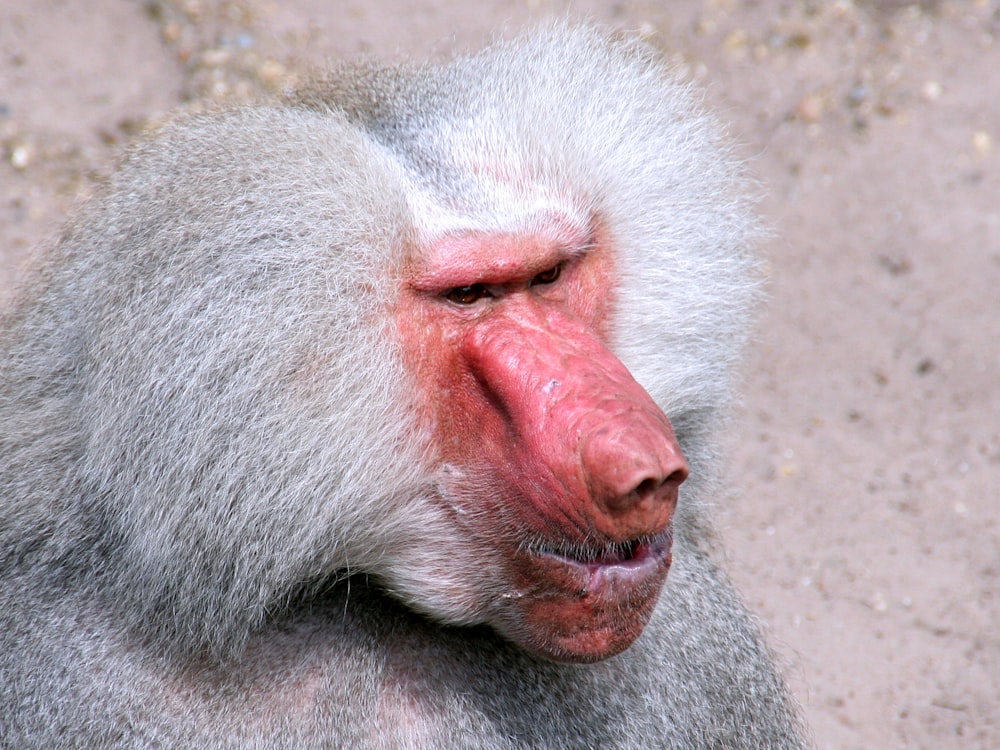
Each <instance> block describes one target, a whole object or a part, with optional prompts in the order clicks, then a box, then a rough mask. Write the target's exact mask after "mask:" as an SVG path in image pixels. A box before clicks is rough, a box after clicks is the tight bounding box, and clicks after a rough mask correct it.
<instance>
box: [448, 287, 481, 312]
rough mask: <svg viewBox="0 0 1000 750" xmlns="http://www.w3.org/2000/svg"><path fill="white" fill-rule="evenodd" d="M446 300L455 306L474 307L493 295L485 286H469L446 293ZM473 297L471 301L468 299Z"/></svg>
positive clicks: (455, 288) (454, 288)
mask: <svg viewBox="0 0 1000 750" xmlns="http://www.w3.org/2000/svg"><path fill="white" fill-rule="evenodd" d="M443 296H444V298H445V299H446V300H448V301H449V302H451V303H452V304H455V305H461V306H463V307H467V306H469V305H474V304H475V303H476V302H478V301H479V300H481V299H483V298H484V297H492V296H493V293H492V292H491V291H490V290H489V288H488V287H487V286H486V285H485V284H469V285H468V286H456V287H453V288H451V289H449V290H447V291H446V292H445V293H444V295H443ZM466 297H471V299H466Z"/></svg>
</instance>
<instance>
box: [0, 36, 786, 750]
mask: <svg viewBox="0 0 1000 750" xmlns="http://www.w3.org/2000/svg"><path fill="white" fill-rule="evenodd" d="M489 165H502V168H503V169H506V170H508V172H507V173H506V174H505V177H506V178H512V177H513V179H507V181H506V182H504V184H500V183H499V182H497V181H493V180H491V179H490V178H489V176H488V172H487V174H486V175H485V176H484V175H483V172H482V170H479V169H477V168H478V167H484V166H489ZM511 182H513V183H516V184H517V185H519V186H521V187H523V193H519V194H517V195H511V194H510V190H509V185H510V183H511ZM744 182H745V181H744V178H743V177H742V176H741V172H740V168H739V166H738V163H737V162H736V160H734V159H733V158H732V157H731V156H730V155H729V154H728V152H727V151H726V149H725V147H724V146H723V145H721V143H720V140H719V137H718V134H717V127H716V126H715V124H714V122H713V121H712V120H711V119H710V118H709V117H707V116H706V115H704V114H703V113H702V112H701V110H700V108H699V105H698V102H697V101H696V98H695V95H694V94H693V93H692V91H691V90H690V89H689V88H688V87H687V86H685V85H683V84H680V83H678V82H676V80H675V79H674V77H673V76H672V75H671V74H670V73H669V71H667V70H665V69H664V66H663V64H662V62H661V61H659V60H658V59H657V58H656V57H655V55H653V54H652V53H651V52H650V51H649V50H647V49H645V48H644V47H642V46H641V45H639V44H638V43H636V42H633V41H628V40H609V39H606V38H605V37H603V36H602V35H601V34H599V33H598V32H596V31H594V30H591V29H588V28H578V27H569V26H565V25H561V24H560V25H554V26H549V27H545V28H541V29H538V30H535V31H534V32H532V33H530V34H527V35H524V36H522V37H520V38H518V39H517V40H515V41H513V42H503V43H497V44H495V45H494V46H493V47H491V48H489V49H487V50H486V51H484V52H482V53H480V54H478V55H476V56H472V57H469V58H462V59H458V60H456V61H454V62H452V63H450V64H449V65H446V66H443V67H439V68H430V67H428V68H415V69H388V70H381V69H375V68H363V69H345V70H344V71H341V72H339V73H336V74H334V75H333V76H331V78H330V80H329V81H326V82H324V83H321V84H317V85H316V86H315V87H313V88H311V89H310V90H308V91H306V92H303V93H302V94H301V95H300V96H299V97H298V98H297V99H294V100H292V101H290V102H284V103H280V102H279V103H275V104H265V105H260V106H257V107H251V108H246V109H240V110H236V111H227V112H221V113H216V114H211V115H202V116H194V117H189V118H187V119H183V120H180V121H178V122H176V123H174V124H171V125H168V126H167V127H165V128H164V129H163V131H162V132H161V133H159V134H158V135H157V136H156V137H155V138H153V139H151V140H150V141H149V142H148V143H146V144H144V145H141V146H139V147H138V148H136V149H135V150H134V151H133V152H132V153H131V154H130V155H129V157H128V159H127V160H126V162H125V164H124V165H123V167H122V168H121V170H120V171H119V172H118V174H117V175H116V176H115V177H114V178H113V180H112V183H111V185H110V186H109V187H108V189H107V190H106V191H105V193H104V195H103V196H102V197H101V198H99V199H98V200H96V201H95V202H94V203H93V204H92V205H91V206H89V208H87V209H86V210H85V211H84V212H83V214H82V216H80V217H79V218H78V219H77V221H76V222H75V223H74V224H73V226H72V227H71V229H70V230H69V231H68V232H67V234H66V235H65V237H64V239H63V240H62V242H61V243H60V245H59V246H58V247H57V248H56V249H55V251H54V252H53V254H52V257H51V260H50V262H49V263H48V264H47V265H46V266H45V267H44V269H43V270H42V271H41V272H40V273H39V274H38V276H37V278H36V280H35V282H34V284H33V286H31V287H30V288H29V289H27V290H26V291H25V293H24V294H23V295H22V298H21V302H20V304H19V305H18V306H17V308H16V309H15V310H14V311H13V312H12V313H11V314H10V315H9V316H8V317H7V319H6V321H5V327H4V330H3V333H2V340H0V363H2V365H0V514H2V515H0V746H2V747H5V748H46V749H50V748H62V747H65V748H71V747H79V748H154V747H155V748H160V747H178V748H236V747H239V748H313V747H316V748H318V747H330V748H340V747H344V748H348V747H350V748H359V747H363V748H367V747H372V748H382V747H384V748H395V747H404V748H405V747H426V748H521V747H530V748H616V747H618V748H650V747H664V748H677V749H684V748H797V747H802V746H803V740H802V739H801V736H802V735H801V733H800V729H799V726H798V722H797V719H796V718H795V716H794V712H793V710H792V709H791V707H790V705H789V701H788V699H787V697H786V694H785V691H784V688H783V687H782V684H781V681H780V678H779V677H778V676H777V675H776V674H775V671H774V669H773V667H772V664H771V658H770V656H769V654H768V652H767V650H766V648H765V647H764V646H763V645H762V643H761V640H760V638H759V636H758V634H757V632H756V629H755V627H754V625H753V624H752V621H751V619H750V618H749V617H748V615H747V614H746V612H745V610H744V609H743V607H742V605H741V604H740V603H739V602H738V600H737V599H736V597H735V595H734V594H733V592H732V590H731V589H730V587H729V584H728V583H727V582H726V580H725V578H724V576H723V575H722V574H721V573H720V572H719V571H718V569H717V568H716V566H715V564H714V563H713V562H712V561H711V560H710V558H709V555H708V547H709V544H710V543H709V538H708V536H709V535H708V532H706V530H705V529H706V528H707V523H706V522H705V520H704V514H705V510H706V507H707V506H708V505H709V503H708V502H707V498H710V497H711V495H712V494H713V492H714V491H715V484H714V481H713V479H712V471H713V466H714V458H713V455H712V453H713V446H712V434H713V432H714V431H715V428H716V426H717V424H716V423H717V422H718V415H719V414H720V410H721V408H722V407H723V406H724V404H725V401H726V398H727V394H728V392H729V373H730V370H731V368H732V366H733V364H734V356H735V354H736V353H737V352H738V350H739V348H740V345H741V342H742V340H743V337H744V336H745V330H746V322H747V311H748V307H749V306H750V304H751V302H752V299H753V296H754V294H755V286H754V283H753V266H754V261H753V258H752V255H751V253H750V251H749V245H750V243H751V241H752V239H753V236H754V233H755V231H756V229H755V224H754V222H753V220H752V218H751V212H750V210H749V207H748V204H747V202H746V200H745V199H744V197H743V196H744V195H745V192H746V191H745V187H746V186H745V184H744ZM538 200H543V201H555V202H559V203H560V204H561V205H568V206H571V207H573V208H574V209H576V210H580V211H586V212H594V213H596V215H598V216H600V217H602V220H603V221H604V223H605V225H606V226H607V227H608V228H609V229H610V231H611V233H612V236H613V237H614V240H615V243H616V245H617V247H619V248H620V252H621V253H622V258H621V267H622V278H621V280H620V282H619V287H618V290H617V294H618V296H619V298H620V303H619V305H618V312H617V316H618V317H617V319H616V321H615V326H616V328H615V330H616V333H615V349H616V351H617V353H618V354H619V356H620V357H621V358H622V360H623V361H624V362H625V363H626V365H628V367H629V368H630V369H631V370H632V372H633V373H634V374H635V376H636V378H637V379H638V380H639V381H640V382H641V383H642V384H643V385H644V387H646V388H647V390H648V391H649V392H650V393H651V394H652V395H653V397H654V398H655V399H656V400H657V402H658V403H659V404H660V405H661V406H662V407H663V408H664V410H665V411H666V413H667V414H668V415H669V416H670V418H671V421H672V422H673V424H674V426H675V428H676V431H677V434H678V438H679V441H680V443H681V445H682V446H683V448H684V451H685V453H686V455H687V456H688V459H689V461H690V463H691V467H692V478H691V479H690V480H689V481H688V483H686V484H685V485H684V489H683V491H682V494H681V508H680V510H679V513H678V517H677V520H676V530H675V534H676V542H675V553H674V566H673V568H672V570H671V573H670V576H669V578H668V582H667V584H666V587H665V589H664V591H663V593H662V595H661V598H660V604H659V605H658V609H657V612H656V614H655V615H654V617H653V620H652V622H651V623H650V625H649V626H648V627H647V629H646V631H645V632H644V634H643V635H642V637H641V638H640V639H639V641H638V642H636V643H635V644H634V645H633V646H632V647H631V648H630V649H629V650H627V651H626V652H624V653H623V654H621V655H619V656H616V657H612V658H610V659H607V660H605V661H603V662H600V663H597V664H591V665H573V664H560V663H551V662H547V661H543V660H540V659H537V658H534V657H531V656H529V655H527V654H526V653H524V652H523V651H521V650H520V649H519V648H518V647H517V646H515V645H513V644H511V643H509V642H507V641H505V640H503V639H502V638H500V637H499V636H498V635H496V634H495V632H494V631H493V630H492V629H491V628H490V627H489V625H488V622H486V621H488V616H487V614H486V613H488V611H489V606H488V603H489V600H490V597H492V596H497V595H499V591H500V589H499V588H498V585H499V584H498V582H496V581H493V580H492V574H491V570H492V567H493V564H492V562H491V560H490V554H491V553H490V552H489V550H484V549H482V548H481V546H480V545H478V544H474V543H473V542H471V541H470V540H469V539H468V537H467V535H466V534H465V533H464V531H463V529H461V528H458V527H457V526H456V524H455V522H454V521H453V520H452V518H451V516H449V515H448V514H446V513H444V512H443V511H442V510H441V508H440V506H441V503H440V502H439V501H438V498H437V492H438V489H437V488H438V486H439V483H438V481H437V478H436V472H437V471H438V470H439V468H436V467H435V466H434V465H433V460H432V459H431V458H430V456H431V455H432V453H431V451H430V450H429V446H427V445H425V444H424V443H425V440H426V438H425V437H424V436H423V434H421V432H420V431H419V430H418V429H417V428H416V427H415V425H414V419H413V415H412V414H411V413H410V409H409V394H410V392H411V384H410V383H409V381H408V378H407V374H406V372H405V370H404V368H403V366H402V363H401V361H400V356H399V352H398V351H397V349H396V346H395V345H394V344H393V341H394V340H395V336H394V331H393V327H392V322H391V321H392V317H391V314H390V313H391V310H392V306H393V301H394V294H395V290H396V289H397V288H398V287H399V279H400V274H401V273H402V270H401V266H402V264H403V261H404V260H405V257H406V253H407V252H409V251H410V249H412V248H413V247H414V246H418V247H419V246H420V245H421V243H426V242H427V241H429V240H432V239H433V238H434V236H435V235H436V233H440V232H442V231H446V230H447V228H448V227H450V226H454V225H455V224H456V223H458V224H460V225H465V224H468V225H475V226H479V227H483V228H486V229H490V228H496V229H499V230H502V229H504V228H505V227H508V226H511V225H512V224H516V223H517V222H518V221H520V220H521V217H523V215H524V212H525V211H526V210H527V209H528V208H529V207H530V205H533V202H537V201H538Z"/></svg>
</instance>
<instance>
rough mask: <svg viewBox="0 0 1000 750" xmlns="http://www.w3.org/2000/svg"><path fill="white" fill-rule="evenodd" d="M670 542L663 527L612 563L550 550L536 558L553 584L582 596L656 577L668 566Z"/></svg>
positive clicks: (645, 582)
mask: <svg viewBox="0 0 1000 750" xmlns="http://www.w3.org/2000/svg"><path fill="white" fill-rule="evenodd" d="M671 542H672V539H671V534H670V531H669V530H667V531H665V532H663V533H662V534H660V535H659V536H657V537H656V538H655V539H653V540H652V541H650V542H646V543H644V544H640V545H638V546H637V547H636V548H635V550H634V552H633V555H632V557H631V558H630V559H628V560H622V561H621V562H614V563H601V562H585V561H581V560H575V559H573V558H568V557H563V556H562V555H557V554H554V553H550V552H545V553H542V554H541V555H539V556H538V560H539V562H543V561H544V562H543V564H546V567H549V569H550V575H551V579H554V582H557V585H559V586H560V587H561V588H562V587H565V588H566V589H568V590H570V591H574V592H577V595H578V596H581V597H586V596H591V595H599V594H600V593H601V592H602V590H604V589H606V588H607V587H609V586H613V587H615V588H619V587H622V586H625V587H634V586H641V585H644V584H647V583H649V582H650V581H651V579H655V578H658V577H660V576H661V575H662V574H663V573H665V571H666V569H667V568H669V567H670V562H671Z"/></svg>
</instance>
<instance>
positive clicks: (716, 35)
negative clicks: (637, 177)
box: [0, 0, 1000, 750]
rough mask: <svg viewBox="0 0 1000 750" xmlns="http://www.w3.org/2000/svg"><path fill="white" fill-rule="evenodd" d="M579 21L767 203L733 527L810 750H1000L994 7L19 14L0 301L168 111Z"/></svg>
mask: <svg viewBox="0 0 1000 750" xmlns="http://www.w3.org/2000/svg"><path fill="white" fill-rule="evenodd" d="M567 8H569V9H570V11H571V12H572V13H573V14H576V15H586V16H589V17H592V18H595V19H597V20H599V21H601V22H603V23H607V24H611V25H614V26H619V27H624V28H629V29H634V30H638V31H640V33H642V34H643V35H645V36H646V37H647V38H648V39H649V40H650V41H651V42H652V43H653V44H656V45H658V46H660V47H662V48H663V49H664V50H667V51H668V53H669V54H671V55H674V56H676V59H677V62H678V64H679V65H682V66H684V68H686V70H687V71H688V74H689V75H690V76H691V77H693V78H694V79H696V80H698V81H699V82H702V83H703V84H704V85H706V87H707V90H708V97H709V100H710V101H711V102H712V103H713V106H715V107H716V108H717V109H719V110H720V111H721V112H722V113H723V115H724V117H726V118H727V119H729V120H730V121H732V123H733V132H734V134H735V135H736V137H737V138H738V139H739V141H740V142H741V143H742V144H743V149H744V152H745V153H746V155H747V157H748V158H749V159H751V161H752V163H753V166H754V169H755V171H756V172H757V174H758V175H759V176H760V179H761V182H762V184H763V185H764V188H765V191H766V195H767V197H766V198H765V199H764V202H763V207H762V210H763V213H764V215H765V216H766V218H767V220H768V221H769V222H770V224H771V225H772V226H773V227H774V239H773V240H772V241H770V242H769V243H767V245H766V247H765V248H764V250H765V252H766V253H767V257H768V259H769V269H770V270H769V275H770V293H771V299H770V302H769V304H768V306H767V309H766V310H765V311H764V312H763V314H762V319H761V325H760V327H759V334H758V337H757V340H756V341H755V343H754V346H753V347H752V351H751V352H750V356H749V366H748V368H747V377H746V380H745V383H744V392H745V397H744V398H743V399H742V401H741V405H740V408H739V409H738V414H737V415H736V419H735V420H734V422H733V427H732V433H731V448H732V453H731V455H732V461H731V476H732V478H733V482H732V484H733V487H734V488H735V489H734V491H733V493H732V494H731V496H729V497H723V498H720V499H719V500H720V505H721V506H723V508H724V512H723V514H722V517H721V528H722V533H723V536H724V537H725V538H726V545H727V550H728V552H727V557H728V565H729V568H730V570H731V571H732V575H733V576H734V577H735V578H736V579H737V581H738V583H739V585H740V587H741V588H742V590H743V591H744V593H745V595H746V597H747V598H748V600H749V601H750V603H751V605H752V606H753V607H754V609H755V610H756V611H758V612H759V613H760V615H761V618H762V620H763V621H764V622H765V625H766V627H767V629H768V632H769V635H770V639H771V642H772V643H773V644H774V647H775V649H776V650H777V652H778V653H779V654H780V657H781V659H782V660H783V662H784V664H785V665H786V671H787V673H788V676H789V681H790V683H791V685H792V688H793V690H794V691H795V693H796V695H797V697H798V699H799V701H800V702H801V704H802V706H803V709H804V712H805V714H806V716H807V719H808V721H809V723H810V724H811V726H812V728H813V731H814V733H815V737H816V744H817V746H818V747H819V748H836V749H838V750H840V749H843V750H854V749H855V748H874V749H882V748H936V749H938V750H948V749H950V748H956V749H957V748H963V749H964V748H977V749H978V748H982V749H983V750H996V748H1000V626H998V622H1000V590H998V582H1000V493H998V490H997V479H998V478H1000V39H998V36H1000V0H979V1H976V0H964V1H961V2H960V1H958V0H956V1H954V2H948V1H947V0H941V1H940V2H935V1H934V0H925V1H924V2H920V3H915V4H913V5H908V4H906V3H904V2H899V1H890V0H883V1H882V2H878V1H877V0H868V1H867V2H862V1H861V0H857V1H856V2H853V3H852V2H849V1H848V0H840V1H838V2H832V1H831V2H823V1H821V0H815V1H814V2H804V1H802V0H756V1H755V0H715V1H714V2H695V1H694V0H683V1H680V2H670V3H668V2H665V1H664V2H659V3H656V2H629V1H627V0H621V1H618V2H611V1H609V0H603V1H601V0H590V1H588V2H576V3H571V4H569V5H566V4H563V3H554V2H548V1H547V0H533V1H532V0H527V1H525V0H509V1H508V2H503V1H502V0H484V1H483V2H479V3H462V2H453V3H448V2H444V1H443V0H438V1H437V2H435V0H418V1H416V2H410V3H407V2H402V1H401V0H370V1H369V2H360V1H353V0H351V1H343V2H329V1H326V0H288V1H287V2H278V1H277V0H273V1H272V0H246V1H245V2H243V1H239V2H220V1H219V0H187V1H186V2H184V1H180V2H166V1H164V2H157V1H155V0H154V1H151V2H129V1H127V0H88V2H86V3H82V2H67V1H63V2H60V1H59V0H3V2H2V5H0V157H2V158H0V303H2V302H3V301H5V300H7V299H9V297H10V294H11V288H12V285H13V284H14V283H15V280H16V279H17V277H18V276H19V274H21V273H22V272H23V269H24V268H25V266H26V264H28V263H30V259H31V257H32V255H33V254H34V252H35V248H37V247H38V246H39V245H44V244H45V243H47V242H51V240H52V239H53V238H54V237H55V236H56V234H57V232H58V228H59V226H60V224H61V223H62V221H63V218H64V216H65V215H66V213H67V212H68V211H70V210H71V209H72V207H73V206H74V205H75V204H77V203H78V202H79V201H80V200H82V199H84V198H85V197H86V196H87V195H88V194H89V193H90V192H91V190H92V189H93V185H94V181H95V179H99V178H100V176H101V175H102V174H106V173H107V171H108V170H109V169H110V166H111V164H112V163H113V158H114V153H115V152H116V151H117V150H118V149H119V148H120V146H121V145H122V144H123V143H126V142H128V141H129V139H131V138H133V137H134V136H135V135H136V134H137V133H139V132H141V131H142V129H143V128H144V127H146V126H148V125H149V124H151V123H155V122H156V121H157V120H158V119H160V118H162V117H163V116H164V114H165V113H166V112H168V111H169V110H171V109H174V108H176V107H178V106H188V107H190V106H199V104H200V103H203V102H204V101H206V100H210V99H232V98H236V99H240V98H245V97H249V96H252V95H254V94H255V93H257V92H260V91H262V90H266V89H268V88H274V87H279V86H282V85H284V84H285V83H286V82H287V81H288V80H289V79H293V78H295V77H297V76H301V75H302V74H303V73H304V72H305V71H306V70H308V69H309V67H310V66H314V65H322V64H323V63H324V61H326V60H331V59H334V60H335V59H340V58H343V57H345V56H349V55H355V54H358V53H361V54H375V55H378V56H383V57H385V56H389V57H395V56H399V55H418V56H426V55H431V56H433V55H440V54H444V53H447V52H449V51H451V50H454V49H460V48H465V47H470V46H475V45H476V44H478V43H479V42H480V41H481V40H482V39H484V38H486V37H488V36H489V35H490V34H492V33H495V32H497V31H502V30H505V29H506V30H510V29H516V28H517V27H518V26H520V25H522V24H524V23H526V22H529V21H530V20H532V19H536V18H540V17H545V16H549V15H551V14H553V13H563V12H565V11H566V9H567Z"/></svg>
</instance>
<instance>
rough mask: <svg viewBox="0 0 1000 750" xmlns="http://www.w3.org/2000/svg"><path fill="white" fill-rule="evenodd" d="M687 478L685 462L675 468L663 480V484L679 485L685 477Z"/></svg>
mask: <svg viewBox="0 0 1000 750" xmlns="http://www.w3.org/2000/svg"><path fill="white" fill-rule="evenodd" d="M687 478H688V467H687V464H685V465H683V466H681V467H680V468H678V469H675V470H674V471H673V472H672V473H671V474H670V475H669V476H668V477H667V478H666V479H664V480H663V484H669V485H672V486H674V487H678V486H680V485H681V484H682V483H683V482H684V480H685V479H687Z"/></svg>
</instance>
